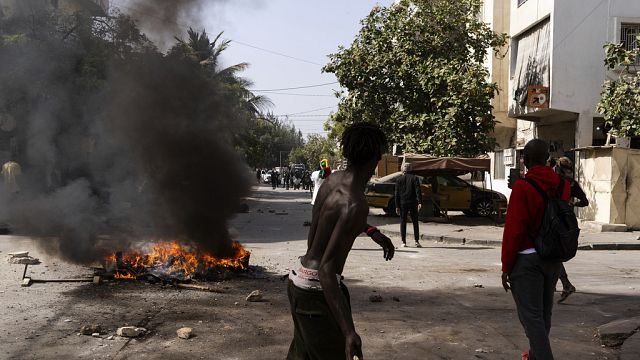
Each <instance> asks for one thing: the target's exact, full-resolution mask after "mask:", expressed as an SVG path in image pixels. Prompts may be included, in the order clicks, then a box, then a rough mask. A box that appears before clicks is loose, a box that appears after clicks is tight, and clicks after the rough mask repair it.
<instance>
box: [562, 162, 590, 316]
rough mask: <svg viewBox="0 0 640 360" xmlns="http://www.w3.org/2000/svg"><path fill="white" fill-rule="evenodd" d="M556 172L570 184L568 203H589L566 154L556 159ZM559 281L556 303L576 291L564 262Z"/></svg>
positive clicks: (585, 204) (575, 204)
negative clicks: (559, 289)
mask: <svg viewBox="0 0 640 360" xmlns="http://www.w3.org/2000/svg"><path fill="white" fill-rule="evenodd" d="M554 170H555V171H556V173H557V174H558V175H560V176H563V177H564V178H565V179H567V181H569V184H570V186H571V197H570V198H569V205H571V206H574V207H585V206H588V205H589V199H587V195H586V194H585V193H584V190H582V188H581V187H580V185H578V183H577V182H576V181H575V180H574V179H573V162H572V161H571V159H569V158H568V157H566V156H563V157H561V158H559V159H558V160H557V161H556V166H555V168H554ZM559 278H560V281H561V282H562V294H560V299H558V304H561V303H563V302H564V301H565V300H567V298H568V297H569V295H571V294H573V293H574V292H576V287H575V286H573V284H572V283H571V281H569V276H568V275H567V270H566V269H565V268H564V264H562V263H560V275H559Z"/></svg>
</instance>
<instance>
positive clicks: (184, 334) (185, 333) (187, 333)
mask: <svg viewBox="0 0 640 360" xmlns="http://www.w3.org/2000/svg"><path fill="white" fill-rule="evenodd" d="M192 333H193V329H192V328H190V327H183V328H180V329H178V330H176V334H178V337H179V338H180V339H185V340H186V339H189V338H190V337H191V336H192Z"/></svg>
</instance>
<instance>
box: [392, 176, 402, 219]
mask: <svg viewBox="0 0 640 360" xmlns="http://www.w3.org/2000/svg"><path fill="white" fill-rule="evenodd" d="M402 178H404V176H400V177H399V178H398V180H396V188H395V191H394V193H393V199H394V200H395V202H396V212H397V213H399V212H400V186H401V182H400V179H402ZM398 215H399V214H398Z"/></svg>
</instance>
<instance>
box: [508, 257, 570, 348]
mask: <svg viewBox="0 0 640 360" xmlns="http://www.w3.org/2000/svg"><path fill="white" fill-rule="evenodd" d="M560 264H561V263H558V262H551V261H545V260H542V259H540V256H538V254H536V253H533V254H527V255H522V254H520V255H518V258H517V260H516V263H515V265H514V267H513V271H512V272H511V274H510V275H509V278H510V280H511V293H512V294H513V299H514V300H515V302H516V308H517V309H518V318H519V319H520V323H522V326H523V327H524V331H525V333H526V334H527V338H529V359H531V360H534V359H535V360H553V353H552V352H551V344H550V343H549V331H550V330H551V309H552V308H553V293H554V292H555V287H556V283H557V282H558V272H559V270H560Z"/></svg>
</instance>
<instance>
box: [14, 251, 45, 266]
mask: <svg viewBox="0 0 640 360" xmlns="http://www.w3.org/2000/svg"><path fill="white" fill-rule="evenodd" d="M7 255H8V256H9V258H8V259H7V261H8V262H9V264H14V265H38V264H40V259H38V258H34V257H33V256H29V252H28V251H14V252H10V253H8V254H7Z"/></svg>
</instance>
